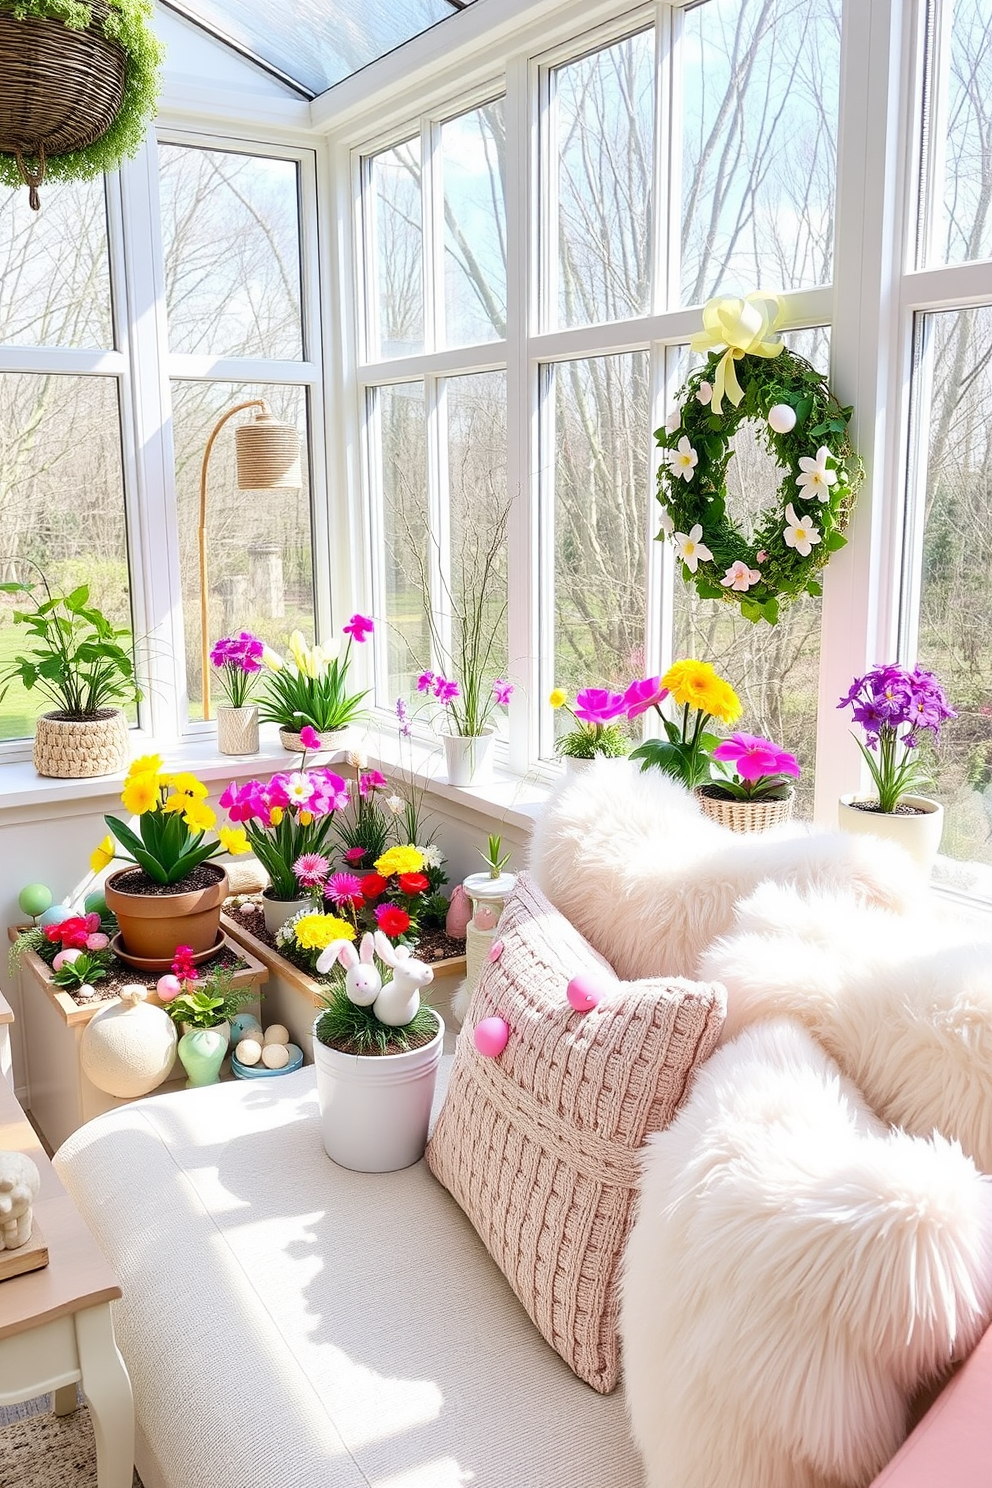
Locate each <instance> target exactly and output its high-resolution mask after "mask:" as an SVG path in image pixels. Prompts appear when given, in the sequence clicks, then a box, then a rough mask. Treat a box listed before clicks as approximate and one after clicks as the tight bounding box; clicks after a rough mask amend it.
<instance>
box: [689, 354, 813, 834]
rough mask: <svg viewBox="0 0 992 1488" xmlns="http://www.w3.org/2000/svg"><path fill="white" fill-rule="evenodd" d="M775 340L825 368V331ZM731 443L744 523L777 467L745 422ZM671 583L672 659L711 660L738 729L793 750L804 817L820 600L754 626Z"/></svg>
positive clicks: (803, 600)
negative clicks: (734, 700)
mask: <svg viewBox="0 0 992 1488" xmlns="http://www.w3.org/2000/svg"><path fill="white" fill-rule="evenodd" d="M782 339H783V341H785V343H786V345H787V346H788V347H789V349H790V350H791V351H795V352H798V353H799V354H800V355H801V356H804V357H806V358H807V359H808V360H809V361H810V362H812V363H813V365H814V367H816V368H817V369H823V368H827V367H828V366H829V364H830V361H829V359H830V352H829V336H828V333H827V331H825V330H813V331H798V332H793V333H792V334H791V335H787V336H783V338H782ZM681 359H682V368H680V374H682V375H684V373H687V372H688V370H689V367H690V365H691V364H690V362H689V359H688V358H687V357H686V356H685V353H684V352H682V353H681ZM679 381H681V375H680V377H679ZM731 447H732V449H733V452H734V453H733V456H732V458H731V460H730V464H729V465H728V467H727V493H728V497H729V500H728V503H727V504H728V510H729V512H730V515H731V517H732V518H733V519H734V520H735V521H737V522H739V523H741V524H742V526H746V524H748V523H749V521H750V519H751V518H752V517H753V516H754V515H755V514H756V513H757V512H758V510H759V509H761V508H763V507H767V506H769V505H771V504H772V503H773V502H774V501H775V500H776V492H777V490H778V486H779V484H780V482H781V480H782V472H781V471H780V470H779V469H778V467H777V466H775V465H774V464H773V463H772V461H771V459H770V458H769V456H768V452H767V450H766V449H765V447H764V445H763V444H762V443H760V442H759V439H758V436H757V430H756V426H755V424H754V421H753V420H749V421H748V422H747V423H744V424H742V425H741V426H740V428H739V429H738V431H737V433H736V434H735V435H734V437H733V439H732V441H731ZM673 582H674V585H675V589H674V656H675V658H680V657H683V656H693V657H698V658H699V660H701V661H708V662H711V663H712V664H713V666H715V667H716V669H717V671H718V672H719V673H720V674H721V676H723V677H726V679H727V681H728V682H730V684H731V685H732V686H733V687H734V689H735V690H736V692H737V695H738V697H739V698H740V700H741V703H742V705H743V708H744V713H743V717H742V718H741V720H740V723H739V725H738V727H739V728H741V729H743V730H744V732H745V733H749V734H757V735H758V736H759V737H761V738H766V739H771V740H773V741H774V743H776V744H780V745H781V746H782V747H783V748H785V749H788V750H790V751H792V752H793V753H794V754H795V755H796V757H797V759H798V760H799V765H800V768H801V770H802V776H801V778H800V780H799V783H798V785H797V787H796V797H797V798H796V812H797V814H798V815H801V816H812V813H813V784H814V779H815V774H816V703H817V688H818V684H819V666H820V613H821V601H820V600H819V599H813V598H811V597H810V596H809V595H803V596H801V597H800V598H799V599H798V600H797V601H796V602H795V603H794V604H793V605H791V606H790V607H789V608H787V609H785V610H783V612H782V616H781V618H780V620H779V622H778V624H777V625H768V624H767V623H766V622H765V621H764V620H761V621H758V622H757V624H754V623H752V622H751V621H750V620H744V619H743V618H742V617H741V613H740V610H739V609H738V607H737V605H736V604H732V603H725V602H723V601H722V600H718V599H700V598H699V596H698V594H697V593H696V591H695V589H694V588H693V587H692V586H691V585H689V584H686V583H684V582H683V580H682V577H681V573H680V571H679V568H678V565H676V568H675V574H674V580H673Z"/></svg>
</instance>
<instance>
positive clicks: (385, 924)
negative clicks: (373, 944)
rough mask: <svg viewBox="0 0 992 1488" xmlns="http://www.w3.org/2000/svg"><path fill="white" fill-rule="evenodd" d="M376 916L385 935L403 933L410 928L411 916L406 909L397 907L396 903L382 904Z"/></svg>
mask: <svg viewBox="0 0 992 1488" xmlns="http://www.w3.org/2000/svg"><path fill="white" fill-rule="evenodd" d="M375 917H376V919H377V921H378V922H379V929H380V930H381V931H382V932H383V934H384V935H402V934H403V932H404V931H405V930H409V928H410V916H409V915H408V914H407V912H406V910H405V909H397V907H396V905H395V904H380V905H379V907H378V909H377V910H376V912H375Z"/></svg>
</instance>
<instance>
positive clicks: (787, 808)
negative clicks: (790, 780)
mask: <svg viewBox="0 0 992 1488" xmlns="http://www.w3.org/2000/svg"><path fill="white" fill-rule="evenodd" d="M696 800H697V801H698V802H699V804H700V806H701V807H702V810H703V815H704V816H708V817H709V818H710V820H711V821H715V822H718V823H719V824H720V826H721V827H729V828H730V830H731V831H732V832H765V831H767V830H768V828H769V827H777V826H779V825H780V824H781V823H782V822H787V821H788V820H789V819H790V817H791V816H792V803H793V801H794V800H795V794H794V792H790V793H789V795H788V796H786V798H785V800H784V801H724V800H721V799H720V798H719V797H718V796H711V795H708V794H707V787H706V786H705V785H703V786H700V787H699V789H698V790H697V791H696Z"/></svg>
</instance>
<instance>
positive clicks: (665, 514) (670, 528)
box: [658, 506, 675, 537]
mask: <svg viewBox="0 0 992 1488" xmlns="http://www.w3.org/2000/svg"><path fill="white" fill-rule="evenodd" d="M658 521H659V524H660V526H661V530H662V532H663V533H664V534H665V536H666V537H671V535H672V533H673V532H674V531H675V523H674V522H673V521H672V514H671V512H670V511H669V510H668V507H667V506H663V507H662V508H661V516H660V517H659V518H658Z"/></svg>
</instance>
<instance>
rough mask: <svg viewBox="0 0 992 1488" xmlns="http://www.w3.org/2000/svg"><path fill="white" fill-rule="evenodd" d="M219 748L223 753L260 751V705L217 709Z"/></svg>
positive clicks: (251, 704) (249, 704) (252, 704)
mask: <svg viewBox="0 0 992 1488" xmlns="http://www.w3.org/2000/svg"><path fill="white" fill-rule="evenodd" d="M217 748H218V749H219V750H220V752H221V754H239V755H240V754H257V753H258V707H257V705H256V704H255V703H247V704H246V705H245V706H244V707H243V708H230V707H221V708H218V709H217Z"/></svg>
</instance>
